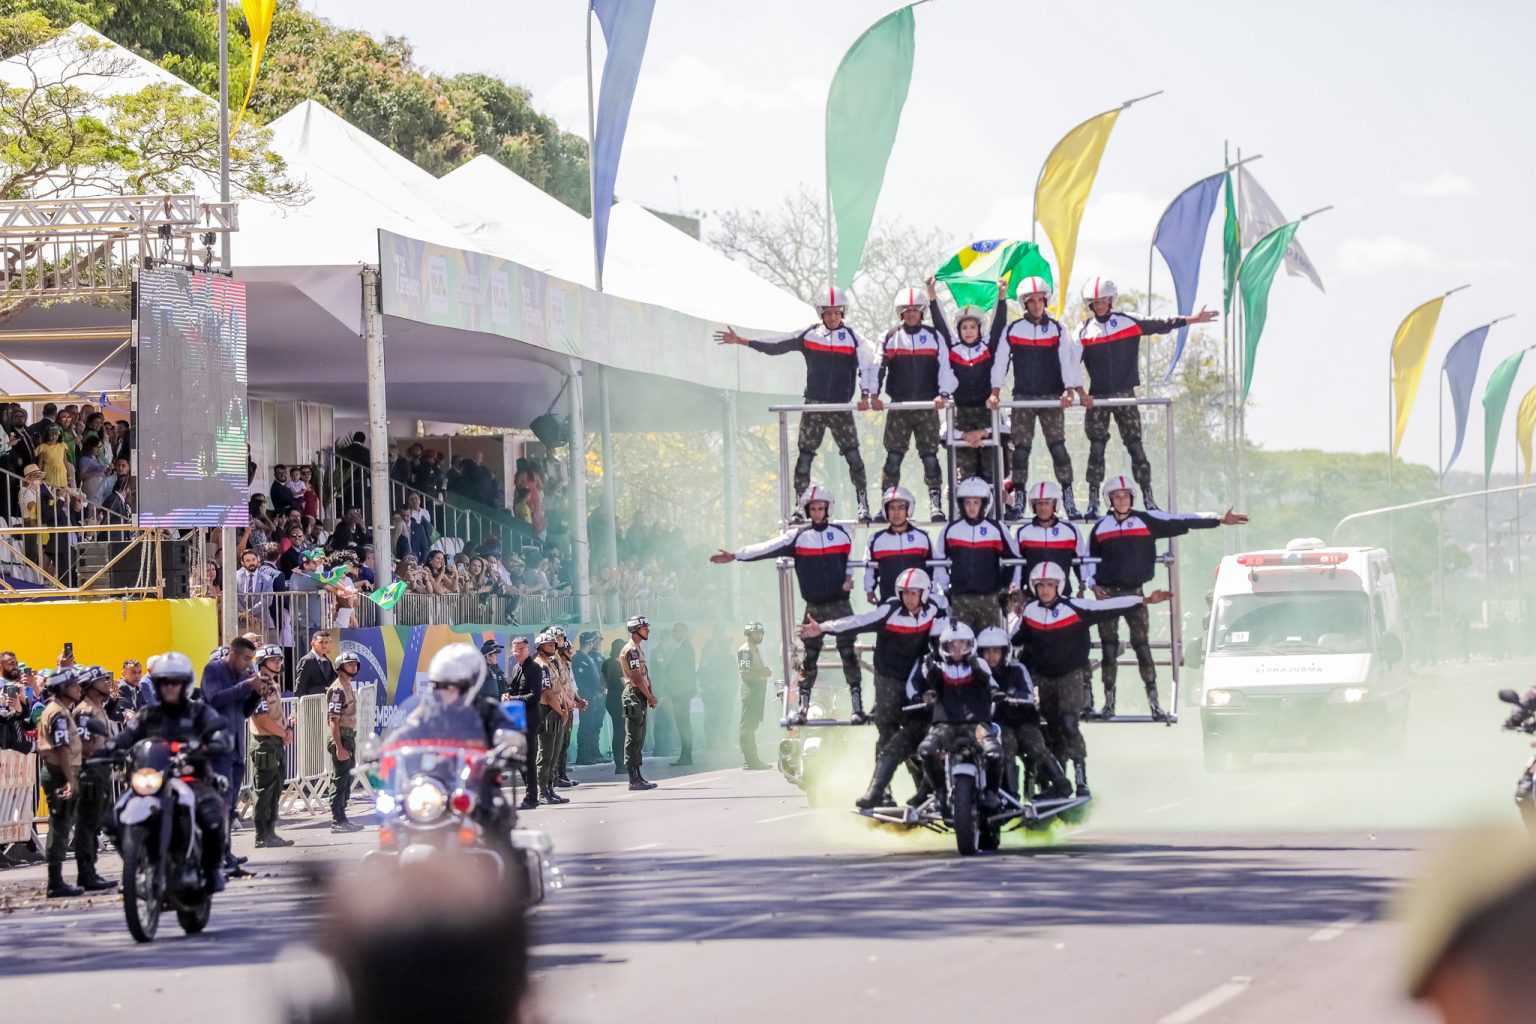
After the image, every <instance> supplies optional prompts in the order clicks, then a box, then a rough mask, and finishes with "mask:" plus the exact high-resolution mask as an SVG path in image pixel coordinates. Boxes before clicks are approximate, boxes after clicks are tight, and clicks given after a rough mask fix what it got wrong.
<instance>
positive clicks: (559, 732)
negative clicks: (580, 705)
mask: <svg viewBox="0 0 1536 1024" xmlns="http://www.w3.org/2000/svg"><path fill="white" fill-rule="evenodd" d="M560 640H561V636H560V634H558V633H556V632H555V631H554V628H553V627H550V628H549V629H546V630H544V631H543V632H542V633H540V634H539V635H538V637H536V638H535V641H534V643H535V646H536V647H537V649H538V654H537V655H536V656H535V658H534V660H535V661H537V662H538V663H539V667H540V668H541V669H543V670H544V694H543V697H542V698H541V699H542V700H543V702H544V706H543V707H542V708H541V709H540V711H539V760H538V774H539V799H540V800H543V801H544V802H545V803H547V804H568V803H570V802H571V801H570V799H569V798H567V797H563V796H561V795H560V794H559V793H556V792H555V783H556V779H557V777H558V776H559V765H560V755H561V753H562V752H563V751H564V750H565V749H566V746H567V744H568V743H569V742H570V738H571V709H572V708H573V707H574V706H575V704H574V703H573V701H572V700H571V698H572V696H574V695H575V693H576V684H575V683H574V682H572V681H571V666H570V663H569V662H567V661H566V660H565V658H564V657H563V656H562V655H561V653H560Z"/></svg>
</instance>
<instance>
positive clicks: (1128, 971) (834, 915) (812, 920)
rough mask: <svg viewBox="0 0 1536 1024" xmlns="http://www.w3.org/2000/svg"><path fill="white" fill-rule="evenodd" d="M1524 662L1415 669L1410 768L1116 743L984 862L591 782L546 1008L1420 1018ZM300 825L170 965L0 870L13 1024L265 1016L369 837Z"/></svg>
mask: <svg viewBox="0 0 1536 1024" xmlns="http://www.w3.org/2000/svg"><path fill="white" fill-rule="evenodd" d="M1532 672H1533V666H1532V665H1531V664H1530V663H1505V664H1501V665H1493V666H1490V665H1486V664H1484V665H1478V666H1472V667H1457V668H1452V669H1448V670H1445V671H1443V672H1440V673H1436V674H1435V675H1434V676H1421V677H1419V680H1418V683H1417V685H1416V692H1415V698H1414V711H1413V718H1412V723H1411V731H1410V744H1409V758H1408V760H1407V762H1406V763H1405V764H1403V765H1396V766H1392V765H1373V764H1366V763H1361V762H1359V761H1355V760H1350V759H1347V758H1339V757H1322V756H1314V757H1310V758H1301V759H1295V760H1275V761H1272V762H1261V763H1259V764H1257V765H1256V766H1255V768H1254V770H1253V771H1250V772H1246V773H1241V774H1225V775H1207V774H1206V773H1205V772H1204V770H1203V767H1202V764H1201V759H1200V737H1199V729H1198V723H1197V722H1196V721H1195V719H1193V718H1191V719H1189V720H1188V721H1186V722H1184V723H1181V724H1180V725H1178V726H1175V727H1172V728H1167V727H1163V726H1151V725H1124V726H1121V725H1101V726H1095V727H1093V728H1092V730H1091V731H1090V732H1089V734H1088V742H1089V745H1090V750H1091V751H1092V752H1093V756H1092V758H1091V763H1092V765H1093V783H1094V791H1095V795H1096V799H1095V805H1094V813H1093V815H1092V817H1091V818H1090V820H1089V821H1088V822H1086V823H1085V824H1084V825H1083V826H1081V827H1077V828H1073V829H1067V830H1062V831H1060V832H1057V833H1053V834H1051V835H1049V836H1045V837H1030V838H1025V837H1021V836H1020V835H1018V834H1009V835H1008V836H1006V837H1005V841H1004V848H1003V850H1002V851H1000V852H999V853H997V854H995V855H991V856H981V857H976V858H971V859H966V860H961V859H960V858H958V857H957V856H955V854H954V850H953V843H952V840H950V839H948V838H947V837H943V836H937V835H929V834H923V833H915V834H905V833H903V834H897V833H893V832H887V831H884V830H881V829H877V828H873V827H871V826H869V825H868V823H867V822H865V821H864V820H863V819H861V818H859V817H857V816H856V815H853V814H850V813H849V812H847V811H846V810H840V809H821V810H812V809H810V808H808V807H807V805H806V803H805V801H804V799H803V797H801V796H800V794H799V793H798V792H797V791H796V790H794V789H792V788H791V787H789V786H788V785H787V784H786V783H784V782H783V781H782V780H781V779H780V778H779V777H778V775H777V774H776V773H772V772H763V773H753V774H748V773H744V772H741V771H739V770H735V769H730V768H724V767H721V766H720V765H715V766H711V765H707V764H706V765H703V766H701V767H700V768H698V769H694V770H693V771H692V773H691V774H688V775H684V776H679V777H676V778H673V779H670V780H666V781H665V783H664V785H663V787H662V788H661V789H658V790H656V791H654V792H651V793H646V794H630V793H629V792H628V791H627V790H626V789H625V788H624V787H623V785H622V782H623V780H622V778H620V777H615V776H613V775H612V774H610V773H608V772H605V771H604V770H602V769H590V768H589V769H582V770H581V774H580V775H579V776H578V777H580V778H583V779H584V780H585V784H584V785H582V786H581V787H580V788H578V789H576V790H574V791H572V792H571V793H570V794H569V795H571V796H572V797H573V801H574V802H573V803H572V804H570V805H569V806H566V807H561V808H546V809H541V810H540V811H538V812H536V813H534V814H532V815H529V816H527V818H526V819H525V820H526V821H527V822H528V823H529V824H538V825H539V826H540V827H544V828H546V829H548V830H549V831H550V832H551V833H552V835H553V836H554V838H555V841H556V844H557V848H558V852H559V854H560V857H561V862H562V865H563V866H564V868H565V870H566V872H567V873H568V875H569V877H570V880H571V882H570V886H569V887H568V888H567V889H565V890H563V891H561V892H558V893H555V894H554V895H553V896H552V897H551V899H550V901H549V903H548V904H547V906H546V907H545V908H543V909H542V910H541V911H539V913H538V914H537V915H536V923H535V929H536V931H535V935H536V943H537V948H536V949H535V956H534V967H535V971H536V986H537V989H536V991H537V1014H538V1019H540V1020H542V1021H546V1022H550V1024H578V1022H599V1021H602V1022H608V1021H613V1020H615V1019H627V1020H636V1021H652V1020H655V1021H661V1020H665V1021H668V1022H683V1024H686V1022H693V1021H699V1022H706V1021H708V1022H711V1024H713V1022H714V1021H717V1020H720V1019H730V1020H733V1021H741V1022H752V1021H781V1020H784V1019H786V1018H789V1019H795V1020H840V1019H848V1018H850V1017H853V1018H862V1019H875V1020H879V1021H881V1022H882V1024H888V1022H903V1021H924V1022H927V1021H931V1020H932V1019H934V1017H935V1016H936V1015H945V1016H947V1015H949V1014H950V1013H952V1012H953V1010H954V1007H955V1002H954V1001H955V1000H960V1001H961V1002H960V1004H959V1006H960V1007H961V1012H969V1010H970V1009H974V1010H975V1012H977V1013H982V1012H992V1013H1007V1014H1009V1015H1027V1014H1031V1013H1036V1012H1045V1013H1049V1014H1050V1015H1051V1016H1052V1017H1055V1016H1057V1015H1058V1013H1064V1014H1066V1015H1067V1016H1068V1017H1069V1018H1070V1019H1073V1020H1077V1021H1148V1022H1166V1024H1181V1022H1183V1024H1187V1022H1192V1021H1201V1022H1206V1021H1211V1022H1216V1021H1239V1020H1240V1021H1244V1022H1254V1024H1259V1022H1267V1021H1276V1022H1280V1021H1284V1022H1285V1024H1293V1022H1294V1021H1296V1020H1299V1019H1300V1020H1307V1021H1309V1022H1321V1021H1349V1022H1351V1024H1365V1022H1375V1021H1418V1020H1427V1019H1428V1018H1427V1017H1425V1016H1424V1015H1422V1014H1421V1013H1420V1012H1419V1011H1417V1010H1416V1009H1414V1008H1413V1007H1410V1006H1408V1005H1407V1004H1406V1003H1404V1002H1402V1001H1401V999H1400V998H1399V997H1398V995H1397V992H1396V987H1395V986H1396V980H1397V979H1396V970H1397V964H1398V948H1399V943H1400V941H1401V936H1400V935H1399V930H1398V926H1397V925H1395V924H1394V923H1393V922H1391V921H1390V919H1389V918H1388V917H1387V912H1388V904H1389V902H1390V899H1391V897H1392V895H1393V894H1394V892H1395V891H1396V890H1397V889H1398V888H1399V887H1400V886H1401V885H1402V884H1403V883H1404V881H1405V880H1406V879H1409V878H1411V877H1412V876H1413V874H1414V872H1415V870H1416V868H1417V866H1418V864H1419V863H1420V860H1421V857H1422V851H1423V850H1424V848H1426V847H1427V846H1430V845H1432V844H1433V843H1434V842H1435V840H1436V836H1437V833H1439V832H1442V831H1443V830H1444V829H1446V828H1448V827H1454V826H1456V825H1459V824H1465V823H1470V822H1474V821H1486V820H1489V819H1500V820H1506V821H1511V822H1513V820H1514V819H1513V815H1514V810H1513V807H1512V806H1511V804H1510V802H1509V792H1510V788H1511V786H1512V784H1513V782H1514V779H1515V776H1516V775H1517V774H1518V771H1519V769H1520V767H1521V765H1522V764H1523V758H1524V755H1525V746H1524V744H1523V743H1522V742H1521V741H1520V740H1519V739H1518V738H1516V737H1514V736H1511V735H1505V734H1501V733H1500V732H1499V731H1498V728H1497V727H1498V723H1499V721H1500V719H1501V718H1502V715H1503V710H1502V709H1501V708H1500V707H1499V706H1498V705H1497V703H1496V702H1495V700H1494V698H1493V692H1494V691H1495V690H1496V689H1497V688H1498V687H1499V686H1501V685H1523V684H1524V682H1525V681H1527V680H1529V678H1530V677H1531V675H1532ZM766 735H767V730H766V729H765V736H766ZM766 746H767V744H765V747H766ZM723 763H725V762H721V764H723ZM862 770H863V769H862V768H861V767H860V768H857V769H856V771H862ZM665 772H666V769H665V767H664V766H662V765H657V766H656V769H655V771H654V774H655V775H658V776H660V775H664V774H665ZM861 781H862V780H858V779H853V778H850V782H849V785H850V787H859V785H860V783H861ZM849 795H850V798H851V796H852V795H853V792H852V791H851V792H850V794H849ZM287 834H288V835H289V836H290V837H292V838H296V839H298V840H299V842H300V845H299V846H297V847H295V848H294V849H293V850H292V851H289V852H288V853H286V854H285V855H283V856H281V857H276V856H272V855H271V854H269V853H268V852H267V851H261V852H260V853H259V854H256V855H254V856H253V857H252V860H253V863H254V865H256V866H257V867H258V868H259V874H258V876H257V877H256V878H255V879H252V880H249V881H244V882H236V883H231V886H230V891H229V892H228V893H226V894H225V895H224V896H223V897H221V898H220V899H219V900H218V901H217V903H216V905H215V910H214V915H213V920H212V923H211V924H210V926H209V930H208V932H207V933H206V934H205V935H204V936H202V937H198V938H194V939H187V938H184V937H182V936H181V935H180V934H179V932H177V931H176V929H175V928H174V924H173V923H172V922H167V930H166V931H163V932H162V936H163V937H162V939H161V940H160V941H159V942H157V943H155V944H154V945H153V946H150V947H140V946H136V945H135V944H134V943H133V942H132V940H131V939H130V938H129V936H128V934H127V932H126V930H125V929H124V927H123V924H122V917H121V910H120V905H119V903H118V901H117V900H116V899H114V898H100V897H98V898H95V899H92V900H75V901H62V902H54V903H52V904H47V905H45V904H44V903H43V901H41V900H40V899H37V898H36V896H35V893H36V891H37V890H38V889H39V888H40V885H41V878H42V872H41V869H40V868H24V869H14V870H10V871H3V872H0V936H3V938H0V1007H4V1008H5V1015H6V1017H7V1018H8V1019H28V1018H33V1015H46V1014H47V1013H48V1012H49V1010H50V1009H52V1010H57V1009H58V1008H59V1007H60V1006H65V1007H67V1009H66V1010H65V1012H64V1015H63V1016H62V1017H59V1018H55V1019H61V1020H70V1021H73V1020H85V1019H97V1018H98V1015H101V1016H105V1017H108V1018H110V1019H113V1020H121V1021H149V1020H156V1021H159V1020H164V1019H167V1018H170V1019H174V1018H175V1017H177V1016H181V1015H184V1014H185V1013H186V1012H188V1010H189V1008H192V1007H197V1006H201V1005H218V1004H219V1003H222V1004H223V1005H225V1006H227V1007H228V1012H227V1015H224V1016H222V1017H221V1020H223V1021H228V1022H230V1024H237V1022H244V1021H263V1020H268V1019H269V1013H268V1009H269V1006H270V1001H269V996H268V993H270V992H271V991H274V990H275V989H277V988H280V987H282V986H284V985H285V984H287V983H288V982H289V980H290V979H291V978H292V977H293V974H292V969H291V968H289V967H287V966H274V964H273V961H274V960H276V959H277V958H278V957H279V955H280V953H282V951H283V950H284V949H286V948H289V947H292V946H295V945H299V944H302V943H303V942H304V940H305V938H306V936H308V935H311V934H313V931H314V928H315V926H316V924H317V922H318V915H319V914H320V913H321V912H322V909H321V901H320V900H319V899H318V897H317V890H318V883H317V882H316V880H315V873H316V871H317V870H319V868H320V867H321V865H329V866H332V867H334V868H335V869H338V870H346V868H347V865H348V864H350V863H352V862H354V861H355V860H356V859H357V858H358V857H360V856H361V854H362V852H363V851H365V850H366V849H368V848H369V846H370V844H371V842H372V837H371V834H370V833H366V832H365V833H360V834H358V835H356V836H349V837H333V836H331V835H330V833H329V831H328V829H326V827H325V826H324V825H323V824H321V823H318V822H316V823H309V824H295V825H294V826H292V827H290V828H289V829H288V830H287ZM249 843H250V833H249V832H241V833H239V838H238V839H237V846H238V847H239V848H242V849H243V848H244V847H245V846H246V845H248V844H249ZM105 867H106V868H107V869H109V870H110V869H112V868H115V867H116V862H115V859H113V858H111V857H108V858H106V859H105ZM61 1000H62V1001H63V1002H61ZM988 1000H990V1001H991V1002H992V1004H993V1005H992V1007H991V1008H990V1011H988V1010H984V1009H983V1007H982V1003H981V1002H980V1001H988ZM971 1001H977V1002H974V1003H972V1002H971ZM945 1004H949V1005H945ZM1058 1006H1059V1007H1060V1010H1059V1011H1058V1009H1057V1007H1058ZM34 1019H35V1018H34Z"/></svg>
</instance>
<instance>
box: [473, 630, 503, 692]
mask: <svg viewBox="0 0 1536 1024" xmlns="http://www.w3.org/2000/svg"><path fill="white" fill-rule="evenodd" d="M504 650H506V648H505V647H503V646H502V645H501V641H499V640H497V639H496V638H495V637H489V638H487V639H486V641H485V643H483V644H481V645H480V655H481V657H483V658H484V659H485V684H484V685H483V686H482V687H481V689H480V693H481V695H482V696H485V697H489V698H491V699H492V700H501V699H502V698H503V697H505V696H507V674H506V673H505V672H503V671H502V670H501V652H502V651H504Z"/></svg>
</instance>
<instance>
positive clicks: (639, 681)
mask: <svg viewBox="0 0 1536 1024" xmlns="http://www.w3.org/2000/svg"><path fill="white" fill-rule="evenodd" d="M625 625H626V626H627V627H628V629H629V643H627V644H625V645H624V649H623V650H621V651H619V668H620V669H621V670H622V671H623V673H624V766H625V767H626V768H628V769H629V788H630V789H642V790H643V789H655V788H656V783H654V782H650V781H648V780H647V779H646V778H645V776H644V775H642V774H641V773H640V769H641V767H642V766H643V765H644V762H645V758H644V756H643V755H642V753H641V748H642V747H643V746H644V745H645V714H646V711H647V710H648V709H650V708H654V707H655V706H656V693H655V691H654V690H653V689H651V674H650V671H649V670H648V669H647V668H646V667H645V651H644V650H642V649H641V647H640V645H641V644H643V643H645V642H646V641H647V640H649V639H650V638H651V623H650V620H649V619H647V618H646V617H645V616H644V615H636V616H634V617H632V618H631V619H630V620H629V622H627V623H626V624H625Z"/></svg>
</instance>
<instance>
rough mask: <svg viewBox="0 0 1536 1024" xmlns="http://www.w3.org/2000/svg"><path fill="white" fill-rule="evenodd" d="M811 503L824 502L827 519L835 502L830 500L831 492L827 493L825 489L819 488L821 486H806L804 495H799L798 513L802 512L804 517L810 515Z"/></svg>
mask: <svg viewBox="0 0 1536 1024" xmlns="http://www.w3.org/2000/svg"><path fill="white" fill-rule="evenodd" d="M813 501H824V502H826V503H827V516H828V517H829V518H830V517H831V515H832V507H833V506H834V505H835V504H836V502H835V501H833V500H832V492H831V491H829V490H827V489H826V488H825V487H823V486H821V484H809V485H807V487H806V488H805V491H804V493H802V494H801V495H800V511H802V512H804V513H805V514H806V515H810V514H811V502H813Z"/></svg>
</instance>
